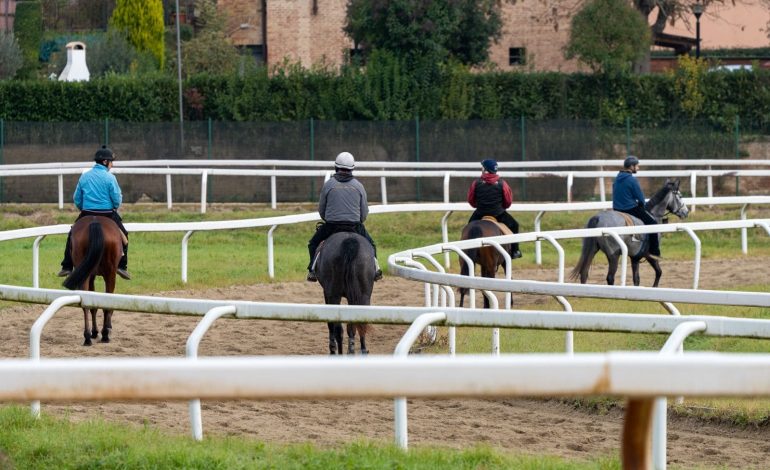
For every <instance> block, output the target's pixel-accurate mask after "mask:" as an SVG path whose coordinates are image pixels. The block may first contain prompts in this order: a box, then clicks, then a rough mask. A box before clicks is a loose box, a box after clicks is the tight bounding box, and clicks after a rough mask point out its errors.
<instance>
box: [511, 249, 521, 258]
mask: <svg viewBox="0 0 770 470" xmlns="http://www.w3.org/2000/svg"><path fill="white" fill-rule="evenodd" d="M521 256H522V255H521V250H516V251H514V252H513V253H511V259H519V258H521Z"/></svg>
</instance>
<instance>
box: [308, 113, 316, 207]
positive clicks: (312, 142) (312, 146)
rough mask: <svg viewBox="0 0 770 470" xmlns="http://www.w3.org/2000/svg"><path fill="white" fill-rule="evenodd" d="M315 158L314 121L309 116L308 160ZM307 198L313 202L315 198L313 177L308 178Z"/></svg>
mask: <svg viewBox="0 0 770 470" xmlns="http://www.w3.org/2000/svg"><path fill="white" fill-rule="evenodd" d="M313 160H315V121H313V118H312V117H311V118H310V161H311V162H312V161H313ZM308 200H309V201H311V202H313V201H314V200H315V178H311V179H310V197H308Z"/></svg>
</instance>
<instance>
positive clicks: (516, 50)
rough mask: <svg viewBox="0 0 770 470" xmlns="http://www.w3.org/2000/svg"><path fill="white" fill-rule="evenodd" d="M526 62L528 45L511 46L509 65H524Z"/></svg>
mask: <svg viewBox="0 0 770 470" xmlns="http://www.w3.org/2000/svg"><path fill="white" fill-rule="evenodd" d="M526 62H527V48H526V47H511V48H509V49H508V65H524V64H525V63H526Z"/></svg>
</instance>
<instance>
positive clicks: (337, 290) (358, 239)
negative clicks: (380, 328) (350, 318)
mask: <svg viewBox="0 0 770 470" xmlns="http://www.w3.org/2000/svg"><path fill="white" fill-rule="evenodd" d="M376 269H377V268H376V266H375V264H374V248H372V245H371V243H369V241H368V240H367V239H366V238H364V237H362V236H361V235H359V234H357V233H352V232H339V233H335V234H333V235H332V236H330V237H329V238H327V239H326V241H324V243H323V245H322V246H321V248H319V253H318V256H317V258H316V262H315V273H316V276H317V277H318V283H319V284H321V287H323V290H324V300H325V301H326V303H327V304H333V305H339V304H340V302H341V300H342V297H345V298H346V299H347V300H348V305H369V304H370V302H371V297H372V289H373V287H374V272H375V270H376ZM328 326H329V353H330V354H342V323H338V322H329V323H328ZM369 329H370V326H369V325H366V324H362V323H348V324H347V331H348V354H355V346H356V342H355V338H356V331H358V335H359V337H360V338H361V354H368V353H369V351H368V350H367V349H366V333H367V332H368V331H369Z"/></svg>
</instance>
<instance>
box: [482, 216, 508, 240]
mask: <svg viewBox="0 0 770 470" xmlns="http://www.w3.org/2000/svg"><path fill="white" fill-rule="evenodd" d="M481 220H487V221H489V222H494V223H496V224H497V226H498V227H500V230H501V231H502V232H503V235H513V232H511V229H509V228H508V226H507V225H505V224H502V223H500V222H498V221H497V219H495V218H494V217H492V216H491V215H485V216H484V217H482V218H481Z"/></svg>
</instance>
